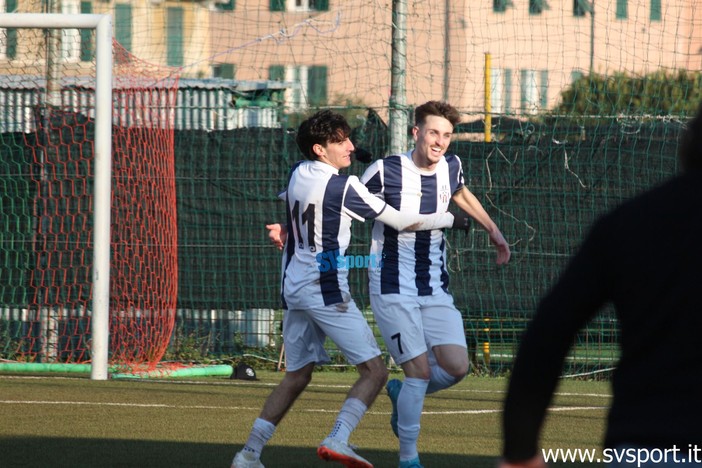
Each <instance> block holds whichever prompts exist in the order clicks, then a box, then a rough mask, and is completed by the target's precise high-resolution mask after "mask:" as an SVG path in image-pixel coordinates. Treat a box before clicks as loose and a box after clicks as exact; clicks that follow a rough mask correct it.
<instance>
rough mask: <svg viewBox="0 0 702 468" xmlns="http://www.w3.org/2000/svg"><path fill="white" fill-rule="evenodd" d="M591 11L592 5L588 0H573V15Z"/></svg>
mask: <svg viewBox="0 0 702 468" xmlns="http://www.w3.org/2000/svg"><path fill="white" fill-rule="evenodd" d="M585 13H592V5H591V4H590V2H589V1H588V0H573V16H585Z"/></svg>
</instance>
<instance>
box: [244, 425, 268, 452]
mask: <svg viewBox="0 0 702 468" xmlns="http://www.w3.org/2000/svg"><path fill="white" fill-rule="evenodd" d="M274 432H275V425H274V424H273V423H271V422H268V421H266V420H265V419H261V418H256V420H255V421H254V423H253V427H252V428H251V432H250V433H249V439H248V440H247V441H246V445H244V451H245V452H253V454H254V455H256V457H257V458H258V457H260V456H261V451H262V450H263V446H264V445H266V443H267V442H268V441H269V440H270V438H271V437H273V433H274Z"/></svg>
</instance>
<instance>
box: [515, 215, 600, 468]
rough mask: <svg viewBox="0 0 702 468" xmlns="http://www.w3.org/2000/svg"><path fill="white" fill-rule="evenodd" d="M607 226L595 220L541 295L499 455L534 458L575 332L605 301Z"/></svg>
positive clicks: (521, 357) (518, 369)
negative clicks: (579, 244) (573, 253)
mask: <svg viewBox="0 0 702 468" xmlns="http://www.w3.org/2000/svg"><path fill="white" fill-rule="evenodd" d="M606 232H607V227H606V225H605V223H604V222H603V221H602V220H601V221H600V222H599V223H597V224H596V225H595V227H594V228H593V230H592V231H591V232H590V234H589V235H588V237H586V239H585V241H584V242H583V244H582V245H581V247H580V249H579V250H578V251H577V253H576V254H575V255H574V256H573V257H572V259H571V261H570V262H569V264H568V265H567V267H566V269H565V270H564V271H563V273H562V274H561V276H560V278H559V279H558V281H557V283H556V284H555V285H554V286H553V287H552V289H551V290H550V291H549V292H548V294H547V295H546V296H545V297H543V299H542V300H541V302H540V303H539V306H538V308H537V311H536V314H535V315H534V319H533V320H532V322H531V323H530V324H529V326H528V327H527V330H526V332H525V333H524V335H523V337H522V340H521V344H520V347H519V351H518V353H517V357H516V359H515V362H514V366H513V369H512V375H511V378H510V382H509V387H508V392H507V397H506V399H505V405H504V413H503V438H504V447H503V457H504V458H505V459H506V460H507V461H511V462H517V461H524V460H527V459H530V458H532V457H533V456H535V455H536V454H537V451H538V440H539V435H540V432H541V427H542V425H543V421H544V418H545V414H546V411H547V408H548V406H549V404H550V402H551V399H552V395H553V392H554V391H555V388H556V386H557V383H558V379H559V377H560V375H561V372H562V370H563V362H564V360H565V357H566V355H567V354H568V351H569V349H570V347H571V344H572V343H573V340H574V338H575V336H576V333H577V332H578V330H579V329H580V328H582V327H583V326H584V325H585V324H586V323H587V322H588V321H589V320H590V318H591V317H593V316H594V315H595V314H596V313H597V311H598V310H599V308H600V307H601V306H602V305H603V304H604V303H605V302H606V300H607V295H608V287H607V284H608V281H609V280H608V275H607V274H606V271H607V268H606V265H605V262H606V261H607V254H606V252H605V251H606V248H604V247H605V246H606V245H607V244H606V240H607V234H606Z"/></svg>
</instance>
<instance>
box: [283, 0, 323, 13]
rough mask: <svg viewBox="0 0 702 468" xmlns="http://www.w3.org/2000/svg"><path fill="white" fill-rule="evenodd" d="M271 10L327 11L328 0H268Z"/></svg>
mask: <svg viewBox="0 0 702 468" xmlns="http://www.w3.org/2000/svg"><path fill="white" fill-rule="evenodd" d="M270 9H271V11H328V10H329V0H270Z"/></svg>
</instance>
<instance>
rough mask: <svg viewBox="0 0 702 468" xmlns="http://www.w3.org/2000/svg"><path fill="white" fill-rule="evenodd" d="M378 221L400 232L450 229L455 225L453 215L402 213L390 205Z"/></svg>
mask: <svg viewBox="0 0 702 468" xmlns="http://www.w3.org/2000/svg"><path fill="white" fill-rule="evenodd" d="M376 219H377V220H378V221H382V222H383V223H385V224H387V225H388V226H390V227H392V228H393V229H396V230H398V231H429V230H431V229H443V228H450V227H452V226H453V224H454V218H453V215H452V214H451V213H433V214H409V213H401V212H399V211H397V210H396V209H395V208H393V207H392V206H390V205H386V206H385V208H384V209H383V211H382V212H381V213H380V214H379V215H378V217H377V218H376Z"/></svg>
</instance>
